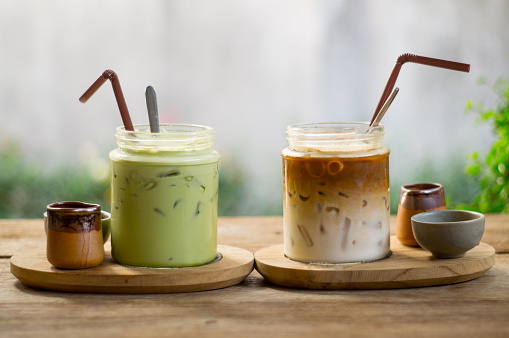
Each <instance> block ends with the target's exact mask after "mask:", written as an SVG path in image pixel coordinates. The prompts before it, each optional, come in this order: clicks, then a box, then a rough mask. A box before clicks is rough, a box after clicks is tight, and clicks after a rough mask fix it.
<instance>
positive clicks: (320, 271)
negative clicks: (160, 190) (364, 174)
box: [255, 236, 495, 290]
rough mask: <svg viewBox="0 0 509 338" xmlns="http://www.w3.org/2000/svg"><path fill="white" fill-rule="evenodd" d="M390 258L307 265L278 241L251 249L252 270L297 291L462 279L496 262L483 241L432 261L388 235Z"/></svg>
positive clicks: (426, 254) (417, 284) (388, 286)
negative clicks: (291, 256) (459, 253)
mask: <svg viewBox="0 0 509 338" xmlns="http://www.w3.org/2000/svg"><path fill="white" fill-rule="evenodd" d="M391 250H392V255H391V256H390V257H389V258H386V259H383V260H380V261H376V262H371V263H357V264H307V263H301V262H296V261H293V260H290V259H288V258H286V257H285V255H284V248H283V245H282V244H281V245H275V246H270V247H267V248H264V249H261V250H259V251H257V252H256V253H255V268H256V270H257V271H258V272H259V273H260V274H261V275H262V276H263V277H265V279H267V280H268V281H270V282H272V283H274V284H278V285H281V286H287V287H292V288H302V289H327V290H343V289H398V288H411V287H422V286H434V285H444V284H453V283H459V282H465V281H469V280H472V279H475V278H477V277H479V276H481V275H482V274H484V273H485V272H486V271H487V270H489V269H490V268H491V267H492V266H493V265H494V264H495V249H493V247H491V246H490V245H488V244H486V243H481V244H479V245H478V246H477V247H475V248H473V249H472V250H470V251H468V252H467V253H466V254H465V256H464V257H462V258H455V259H436V258H434V257H433V256H431V254H430V253H429V252H427V251H425V250H424V249H421V248H414V247H409V246H405V245H402V244H400V243H399V241H398V240H397V239H396V238H395V237H394V236H393V237H391Z"/></svg>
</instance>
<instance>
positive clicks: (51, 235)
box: [46, 202, 104, 269]
mask: <svg viewBox="0 0 509 338" xmlns="http://www.w3.org/2000/svg"><path fill="white" fill-rule="evenodd" d="M46 212H47V216H48V222H47V223H48V234H47V246H46V256H47V258H48V261H49V262H50V263H51V264H52V265H53V266H55V267H57V268H62V269H85V268H91V267H94V266H96V265H99V264H100V263H101V262H102V261H103V259H104V244H103V235H102V230H101V207H100V206H99V205H98V204H89V203H83V202H58V203H53V204H50V205H48V207H47V208H46Z"/></svg>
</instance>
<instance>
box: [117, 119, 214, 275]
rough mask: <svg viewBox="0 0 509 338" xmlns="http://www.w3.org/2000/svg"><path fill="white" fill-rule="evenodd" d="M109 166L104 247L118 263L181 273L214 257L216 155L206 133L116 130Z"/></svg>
mask: <svg viewBox="0 0 509 338" xmlns="http://www.w3.org/2000/svg"><path fill="white" fill-rule="evenodd" d="M116 139H117V145H118V148H117V149H115V150H113V151H112V152H111V153H110V159H111V161H112V175H113V176H112V182H111V190H112V210H111V245H112V256H113V258H114V259H115V260H116V261H117V262H119V263H122V264H126V265H133V266H145V267H183V266H195V265H201V264H205V263H208V262H211V261H213V260H214V259H215V258H216V255H217V251H216V250H217V192H218V191H217V190H218V160H219V154H218V153H217V152H216V151H215V150H213V149H212V145H213V142H214V130H213V129H212V128H210V127H205V126H198V125H183V124H180V125H179V124H167V125H161V126H160V132H159V133H151V132H150V129H149V127H148V126H147V125H137V126H135V131H128V130H125V128H124V127H119V128H117V131H116Z"/></svg>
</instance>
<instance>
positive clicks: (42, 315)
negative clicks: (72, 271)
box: [0, 215, 509, 337]
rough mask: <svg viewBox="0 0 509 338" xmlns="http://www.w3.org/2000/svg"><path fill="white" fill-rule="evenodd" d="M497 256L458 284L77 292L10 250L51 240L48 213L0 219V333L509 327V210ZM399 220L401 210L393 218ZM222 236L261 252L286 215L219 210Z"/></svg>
mask: <svg viewBox="0 0 509 338" xmlns="http://www.w3.org/2000/svg"><path fill="white" fill-rule="evenodd" d="M486 220H487V224H486V230H485V235H484V238H483V242H486V243H488V244H490V245H492V246H493V247H494V248H495V249H496V251H497V255H496V263H495V266H494V267H492V268H491V269H490V270H489V271H488V272H486V274H484V275H483V276H481V277H479V278H477V279H475V280H472V281H469V282H465V283H460V284H453V285H445V286H435V287H424V288H411V289H394V290H361V291H358V290H344V291H312V290H299V289H289V288H283V287H279V286H276V285H273V284H270V283H269V282H266V281H265V280H264V279H263V278H262V277H261V276H260V275H259V274H258V273H257V272H256V271H254V272H253V273H251V274H250V275H249V276H248V277H247V278H246V280H245V281H244V282H242V283H241V284H238V285H236V286H233V287H229V288H226V289H221V290H214V291H204V292H196V293H180V294H148V295H137V294H130V295H119V294H79V293H59V292H50V291H41V290H36V289H32V288H29V287H26V286H25V285H23V284H22V283H21V282H20V281H19V280H18V279H16V278H15V277H14V276H13V275H12V274H11V273H10V270H9V258H10V257H11V256H12V255H13V254H15V253H16V252H19V250H22V249H23V248H27V247H32V246H35V245H41V243H44V241H45V235H44V230H43V223H42V220H0V337H4V336H5V337H13V336H15V337H22V336H24V337H34V336H41V337H62V336H65V337H68V336H71V335H73V336H87V337H99V336H108V337H113V336H123V337H131V336H133V337H134V336H136V337H138V336H143V337H154V336H221V337H222V336H224V337H238V336H311V335H313V336H315V337H322V336H344V337H347V336H356V337H358V336H368V337H383V336H392V337H396V336H399V337H405V336H412V337H421V336H426V337H451V336H454V337H509V255H508V254H507V252H509V215H507V216H506V215H488V216H487V218H486ZM391 224H394V218H392V219H391ZM218 231H219V242H220V243H221V244H225V245H231V246H237V247H241V248H245V249H248V250H250V251H252V252H255V251H257V250H259V249H261V248H263V247H266V246H269V245H274V244H279V243H282V242H283V237H282V218H281V217H257V218H221V219H220V221H219V230H218Z"/></svg>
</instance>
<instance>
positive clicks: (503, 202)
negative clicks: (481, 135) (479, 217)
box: [459, 79, 509, 213]
mask: <svg viewBox="0 0 509 338" xmlns="http://www.w3.org/2000/svg"><path fill="white" fill-rule="evenodd" d="M480 82H481V83H482V84H485V80H484V79H480ZM492 90H493V92H494V93H495V94H497V96H498V104H497V107H495V108H486V107H484V104H483V103H482V102H481V103H478V104H474V103H472V102H468V104H467V111H468V112H470V113H473V114H476V115H478V121H479V122H480V123H488V124H489V125H490V126H491V128H492V131H493V134H494V135H495V142H494V143H493V144H492V146H491V149H490V150H489V152H488V153H487V154H486V156H485V157H483V156H481V155H480V154H479V153H478V152H472V153H471V154H470V156H469V159H470V164H469V165H468V166H467V167H466V168H465V171H466V173H467V175H469V176H470V177H472V178H474V179H475V180H476V181H477V182H478V184H479V189H480V193H479V194H478V195H477V196H476V197H475V198H474V200H473V202H472V203H470V204H463V205H460V206H459V208H463V209H470V210H476V211H480V212H483V213H507V212H509V203H508V199H509V82H508V81H507V80H505V79H499V80H497V81H496V82H495V84H494V85H493V86H492Z"/></svg>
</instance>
